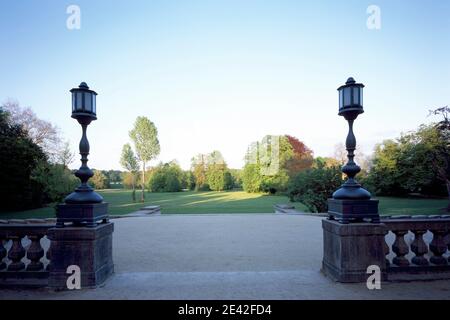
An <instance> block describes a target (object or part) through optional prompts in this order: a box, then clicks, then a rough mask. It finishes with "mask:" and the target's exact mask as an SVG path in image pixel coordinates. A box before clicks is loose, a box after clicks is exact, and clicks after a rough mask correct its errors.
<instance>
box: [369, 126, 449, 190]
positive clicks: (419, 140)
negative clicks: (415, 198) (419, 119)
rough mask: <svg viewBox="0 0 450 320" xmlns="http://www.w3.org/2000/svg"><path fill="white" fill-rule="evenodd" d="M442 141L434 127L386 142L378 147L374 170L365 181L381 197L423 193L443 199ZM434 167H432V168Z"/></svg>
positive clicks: (424, 128)
mask: <svg viewBox="0 0 450 320" xmlns="http://www.w3.org/2000/svg"><path fill="white" fill-rule="evenodd" d="M440 145H442V140H441V139H440V137H439V132H438V131H437V130H436V127H435V125H434V124H431V125H421V126H420V127H419V128H418V130H416V131H411V132H408V133H406V134H402V135H401V136H400V137H399V138H397V139H396V140H386V141H384V142H383V143H381V144H379V145H377V146H376V147H375V151H374V156H373V164H372V168H371V170H370V172H369V174H368V177H367V179H365V180H366V181H367V183H368V185H369V189H370V190H371V191H374V192H375V193H376V194H379V195H391V196H392V195H394V196H395V195H405V194H408V193H421V194H428V195H440V194H442V191H443V189H444V188H443V185H442V182H441V181H440V180H439V173H438V170H439V168H440V167H441V166H440V165H439V161H441V160H442V158H440V157H439V155H438V154H439V151H438V150H439V149H440V147H439V146H440ZM430 164H432V165H430Z"/></svg>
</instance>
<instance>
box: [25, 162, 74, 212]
mask: <svg viewBox="0 0 450 320" xmlns="http://www.w3.org/2000/svg"><path fill="white" fill-rule="evenodd" d="M31 179H32V180H33V181H35V182H36V184H37V185H40V186H42V189H41V195H40V196H41V197H42V198H41V200H42V202H43V203H52V202H61V201H62V200H63V199H64V198H65V197H66V196H67V195H68V194H70V193H72V192H73V191H74V190H75V188H76V187H77V185H78V184H79V183H80V180H79V179H78V178H77V177H75V176H74V175H73V173H72V172H71V171H70V170H69V169H67V168H66V167H65V166H64V165H62V164H49V163H46V162H41V163H40V164H39V165H38V166H37V167H36V168H35V170H34V171H33V174H32V177H31Z"/></svg>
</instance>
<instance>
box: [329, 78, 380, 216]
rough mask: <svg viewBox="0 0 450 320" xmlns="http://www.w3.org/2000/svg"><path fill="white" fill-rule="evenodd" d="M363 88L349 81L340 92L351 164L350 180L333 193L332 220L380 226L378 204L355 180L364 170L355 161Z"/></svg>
mask: <svg viewBox="0 0 450 320" xmlns="http://www.w3.org/2000/svg"><path fill="white" fill-rule="evenodd" d="M363 88H364V85H363V84H362V83H356V81H355V80H354V79H353V78H348V80H347V82H346V83H345V85H343V86H340V87H339V88H338V91H339V115H340V116H343V117H344V118H345V120H347V121H348V126H349V131H348V135H347V140H346V143H345V146H346V149H347V152H348V154H347V157H348V162H347V163H346V164H345V165H344V166H343V167H342V172H343V173H345V174H346V176H347V180H346V181H345V183H344V184H343V185H342V186H341V188H339V189H338V190H336V191H335V192H334V193H333V198H332V199H329V200H328V214H329V217H330V218H331V219H334V218H337V219H338V220H339V221H340V222H342V223H350V222H362V221H364V220H366V219H370V220H371V221H372V222H379V214H378V200H373V199H371V195H370V192H369V191H367V190H366V189H364V188H362V187H361V185H360V184H359V183H358V182H357V181H356V179H355V176H356V175H357V174H358V173H359V172H360V171H361V168H360V167H359V166H358V165H357V164H356V163H355V161H354V157H355V154H354V151H355V148H356V138H355V135H354V133H353V122H354V121H355V119H356V118H357V117H358V115H360V114H361V113H363V112H364V109H363Z"/></svg>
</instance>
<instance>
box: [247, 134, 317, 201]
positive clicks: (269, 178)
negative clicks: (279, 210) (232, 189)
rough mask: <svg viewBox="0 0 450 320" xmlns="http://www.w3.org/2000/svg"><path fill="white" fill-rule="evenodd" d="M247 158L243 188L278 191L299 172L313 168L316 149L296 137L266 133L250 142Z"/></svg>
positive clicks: (255, 190) (283, 188) (285, 186)
mask: <svg viewBox="0 0 450 320" xmlns="http://www.w3.org/2000/svg"><path fill="white" fill-rule="evenodd" d="M245 160H246V166H245V167H244V174H243V178H242V180H243V186H244V190H251V191H249V192H257V191H264V192H270V193H276V192H280V191H281V192H283V191H286V189H287V186H288V181H289V179H290V178H292V177H294V176H295V175H296V174H297V173H298V172H301V171H302V170H306V169H308V168H311V166H312V164H313V152H312V150H310V149H309V148H308V147H306V145H305V144H304V143H303V142H301V141H300V140H298V139H297V138H295V137H292V136H289V135H282V136H271V135H266V136H264V137H263V139H262V140H261V142H256V143H255V142H254V143H252V144H251V145H250V147H249V148H248V151H247V153H246V156H245ZM248 165H250V166H248ZM257 183H259V186H257V185H256V184H257Z"/></svg>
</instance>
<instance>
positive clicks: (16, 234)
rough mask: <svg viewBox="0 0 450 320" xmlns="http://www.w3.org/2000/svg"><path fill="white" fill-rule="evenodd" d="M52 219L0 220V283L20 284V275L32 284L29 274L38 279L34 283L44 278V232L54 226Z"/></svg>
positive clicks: (47, 257)
mask: <svg viewBox="0 0 450 320" xmlns="http://www.w3.org/2000/svg"><path fill="white" fill-rule="evenodd" d="M52 222H53V220H50V219H49V220H38V219H33V220H31V219H30V220H9V221H8V220H1V221H0V286H1V285H8V284H13V285H20V281H22V280H23V279H26V281H24V283H26V284H27V285H31V286H33V278H36V279H37V280H38V281H37V282H36V284H37V283H39V284H42V279H45V278H46V277H47V278H48V269H49V265H50V260H51V253H50V252H49V250H48V248H49V246H50V241H49V240H48V239H47V238H46V235H47V232H48V230H49V229H50V228H52V227H54V226H55V224H54V223H52ZM43 244H44V245H43ZM44 256H45V258H44ZM14 279H17V281H13V280H14Z"/></svg>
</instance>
